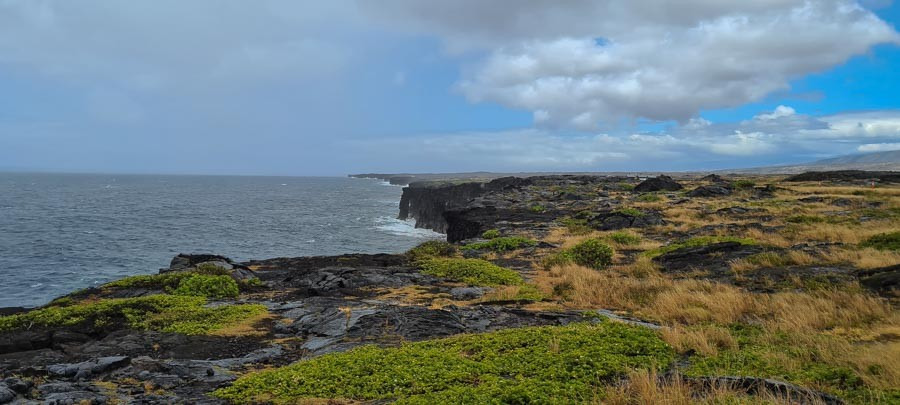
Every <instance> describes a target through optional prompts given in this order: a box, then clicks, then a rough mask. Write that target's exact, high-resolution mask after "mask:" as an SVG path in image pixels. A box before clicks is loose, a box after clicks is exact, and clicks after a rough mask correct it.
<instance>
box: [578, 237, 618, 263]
mask: <svg viewBox="0 0 900 405" xmlns="http://www.w3.org/2000/svg"><path fill="white" fill-rule="evenodd" d="M569 254H570V255H571V257H572V261H574V262H575V263H577V264H579V265H582V266H585V267H590V268H593V269H603V268H606V267H607V266H609V265H611V264H612V258H613V249H612V248H611V247H609V245H607V244H606V243H603V241H602V240H600V239H596V238H592V239H586V240H584V241H582V242H580V243H578V244H577V245H575V246H573V247H572V248H571V249H569Z"/></svg>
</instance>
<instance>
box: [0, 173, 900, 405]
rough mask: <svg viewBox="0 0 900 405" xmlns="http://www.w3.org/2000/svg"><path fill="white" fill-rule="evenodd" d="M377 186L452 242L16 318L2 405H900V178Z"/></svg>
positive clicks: (100, 291) (270, 263) (9, 330)
mask: <svg viewBox="0 0 900 405" xmlns="http://www.w3.org/2000/svg"><path fill="white" fill-rule="evenodd" d="M358 177H373V178H380V179H382V180H385V181H389V182H392V183H399V184H407V185H406V187H405V188H404V191H403V196H402V199H401V201H400V205H399V207H398V208H399V212H398V216H399V217H400V218H401V219H408V220H411V221H415V222H416V226H418V227H422V228H428V229H432V230H434V231H437V232H440V233H443V234H445V235H446V241H443V240H435V241H429V242H426V243H424V244H422V245H420V246H419V247H416V248H414V249H412V250H410V251H408V252H405V253H394V254H387V253H385V254H346V255H339V256H314V257H294V258H271V259H259V260H250V261H245V262H236V261H234V260H231V259H229V258H228V257H227V256H221V255H219V254H224V255H227V252H215V253H216V254H212V253H210V254H182V255H178V256H176V257H175V258H174V259H173V260H172V262H171V263H170V265H169V266H168V267H167V268H165V269H161V270H160V271H159V273H158V274H152V275H142V276H134V277H129V278H125V279H121V280H117V281H114V282H111V283H108V284H105V285H102V286H99V287H95V288H89V289H86V290H81V291H76V292H73V293H71V294H69V295H66V296H63V297H59V298H57V299H56V300H54V301H53V302H51V303H49V304H48V305H46V306H43V307H40V308H30V309H22V308H18V309H17V308H8V309H3V310H2V312H0V403H30V402H46V403H59V404H68V403H72V404H77V403H113V404H114V403H278V404H294V403H305V404H343V403H347V404H350V403H393V402H397V403H429V404H431V403H473V404H475V403H478V404H480V403H510V404H524V403H610V404H643V403H671V404H688V403H773V404H781V403H785V404H787V403H810V404H840V403H851V404H856V403H859V404H868V403H900V311H898V309H897V305H898V303H900V173H898V172H863V171H837V172H811V173H803V174H797V175H792V176H785V175H728V174H709V175H702V174H691V175H673V177H669V176H664V175H659V176H641V177H638V176H630V175H627V174H617V175H592V174H577V175H560V174H544V175H537V176H530V177H526V176H518V177H516V176H507V177H497V176H489V175H480V176H474V177H475V178H472V176H469V177H467V176H464V175H459V176H452V178H441V177H440V176H438V175H429V177H427V178H424V179H423V180H422V181H419V180H420V179H419V178H416V176H415V175H407V174H404V175H397V176H392V175H374V174H373V175H360V176H358ZM360 181H365V180H360Z"/></svg>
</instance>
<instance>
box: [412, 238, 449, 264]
mask: <svg viewBox="0 0 900 405" xmlns="http://www.w3.org/2000/svg"><path fill="white" fill-rule="evenodd" d="M456 253H457V250H456V246H454V245H453V244H451V243H448V242H445V241H442V240H430V241H428V242H424V243H422V244H420V245H419V246H416V247H414V248H412V249H410V250H409V251H408V252H406V256H407V257H408V258H409V260H410V261H412V262H414V263H415V262H419V261H422V260H426V259H430V258H433V257H453V256H456Z"/></svg>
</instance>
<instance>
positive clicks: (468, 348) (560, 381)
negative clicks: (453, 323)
mask: <svg viewBox="0 0 900 405" xmlns="http://www.w3.org/2000/svg"><path fill="white" fill-rule="evenodd" d="M673 359H674V355H673V352H672V350H671V348H669V347H668V346H667V345H666V344H665V343H664V342H662V340H660V339H659V337H658V336H657V335H656V334H655V333H654V332H653V331H651V330H649V329H646V328H641V327H636V326H629V325H624V324H620V323H614V322H608V321H607V322H600V323H598V324H576V325H569V326H546V327H531V328H520V329H509V330H504V331H499V332H492V333H485V334H477V335H462V336H456V337H451V338H447V339H440V340H433V341H426V342H418V343H407V344H404V345H402V346H400V347H397V348H378V347H375V346H364V347H361V348H357V349H353V350H351V351H348V352H345V353H335V354H328V355H324V356H321V357H317V358H315V359H312V360H307V361H301V362H298V363H295V364H293V365H290V366H287V367H282V368H280V369H275V370H268V371H262V372H258V373H254V374H250V375H247V376H244V377H242V378H240V379H239V380H237V381H236V382H235V383H234V384H233V385H232V386H230V387H227V388H223V389H220V390H218V391H215V392H214V394H213V395H214V396H216V397H218V398H222V399H226V400H229V401H232V402H235V403H249V402H273V403H297V402H299V401H301V400H303V399H314V398H333V399H343V400H354V401H371V400H390V401H393V400H396V401H397V402H398V403H407V404H409V403H414V404H434V403H519V404H524V403H561V402H590V401H592V400H593V401H596V400H599V399H602V398H603V396H604V391H603V387H602V384H603V383H609V382H610V381H612V380H614V379H617V378H620V377H621V376H623V375H625V374H626V373H627V372H628V371H629V370H632V369H637V368H642V369H656V368H665V367H666V366H667V365H668V364H670V363H671V362H672V361H673Z"/></svg>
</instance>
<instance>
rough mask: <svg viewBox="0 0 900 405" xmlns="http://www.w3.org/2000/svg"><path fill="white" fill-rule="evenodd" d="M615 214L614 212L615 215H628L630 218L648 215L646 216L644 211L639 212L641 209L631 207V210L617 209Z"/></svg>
mask: <svg viewBox="0 0 900 405" xmlns="http://www.w3.org/2000/svg"><path fill="white" fill-rule="evenodd" d="M613 212H614V213H617V214H622V215H627V216H630V217H638V218H640V217H643V216H644V215H646V214H644V212H643V211H641V210H639V209H637V208H630V207H629V208H619V209H617V210H615V211H613Z"/></svg>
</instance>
